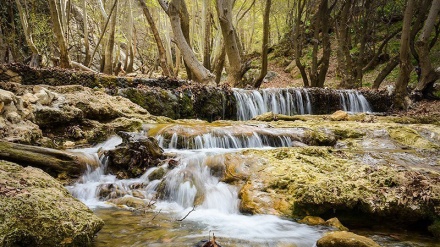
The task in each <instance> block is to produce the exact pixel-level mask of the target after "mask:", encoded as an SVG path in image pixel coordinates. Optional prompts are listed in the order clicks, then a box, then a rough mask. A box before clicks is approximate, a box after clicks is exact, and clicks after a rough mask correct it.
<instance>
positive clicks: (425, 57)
mask: <svg viewBox="0 0 440 247" xmlns="http://www.w3.org/2000/svg"><path fill="white" fill-rule="evenodd" d="M439 11H440V0H434V1H432V6H431V9H430V10H429V14H428V17H427V19H426V21H425V24H424V26H423V29H422V33H421V34H420V36H419V39H418V41H417V42H416V44H415V45H416V50H417V53H418V55H419V66H420V69H421V76H420V81H419V83H418V84H417V86H416V88H415V89H414V91H415V92H422V93H423V95H425V96H427V94H428V93H430V92H427V90H426V89H427V88H428V85H429V84H431V83H432V84H433V83H434V82H435V81H436V80H437V79H439V75H438V74H437V73H436V72H435V71H434V69H433V67H432V64H431V60H430V58H429V50H430V46H429V38H430V37H431V33H432V31H433V29H434V26H435V23H436V19H437V18H438V13H439Z"/></svg>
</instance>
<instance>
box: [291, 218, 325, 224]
mask: <svg viewBox="0 0 440 247" xmlns="http://www.w3.org/2000/svg"><path fill="white" fill-rule="evenodd" d="M298 222H299V223H302V224H307V225H311V226H316V225H324V224H325V220H324V219H323V218H321V217H318V216H306V217H304V218H303V219H302V220H300V221H298Z"/></svg>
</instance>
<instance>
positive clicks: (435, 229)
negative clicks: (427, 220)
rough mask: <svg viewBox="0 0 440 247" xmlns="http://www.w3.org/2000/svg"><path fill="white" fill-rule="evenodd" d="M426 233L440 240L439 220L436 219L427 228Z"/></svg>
mask: <svg viewBox="0 0 440 247" xmlns="http://www.w3.org/2000/svg"><path fill="white" fill-rule="evenodd" d="M428 231H429V232H430V233H431V234H432V235H433V236H434V237H435V238H436V239H440V219H437V220H436V221H434V223H432V225H430V226H429V227H428Z"/></svg>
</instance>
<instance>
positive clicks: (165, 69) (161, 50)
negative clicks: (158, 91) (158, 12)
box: [139, 0, 173, 77]
mask: <svg viewBox="0 0 440 247" xmlns="http://www.w3.org/2000/svg"><path fill="white" fill-rule="evenodd" d="M139 4H140V5H141V7H142V11H143V12H144V15H145V18H146V19H147V22H148V24H149V25H150V29H151V32H152V33H153V37H154V40H155V41H156V45H157V50H158V52H159V62H160V67H162V71H163V74H164V76H167V77H171V76H173V74H172V70H171V69H170V68H169V67H168V62H167V56H166V51H165V47H164V46H163V43H162V39H161V38H160V34H159V31H158V30H157V28H156V24H155V23H154V20H153V17H152V16H151V14H150V10H149V9H148V6H147V4H145V1H144V0H139Z"/></svg>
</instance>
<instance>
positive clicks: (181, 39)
mask: <svg viewBox="0 0 440 247" xmlns="http://www.w3.org/2000/svg"><path fill="white" fill-rule="evenodd" d="M180 1H182V0H172V1H171V2H170V3H169V6H168V11H167V12H168V15H169V17H170V21H171V28H172V29H173V33H174V39H175V41H176V44H177V46H178V47H179V49H180V51H181V53H182V56H183V60H184V61H185V63H186V64H187V65H188V67H189V68H190V69H191V72H192V73H193V74H194V76H195V77H196V79H197V81H198V82H201V83H204V84H208V85H214V84H215V83H214V75H212V74H211V72H209V70H207V69H206V68H205V67H203V65H202V64H201V63H200V61H199V60H197V57H196V55H195V54H194V52H193V50H192V49H191V47H190V46H189V44H188V43H187V41H186V39H185V36H184V35H183V32H182V26H181V21H180V15H179V12H180V11H179V8H180V6H181V3H180Z"/></svg>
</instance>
